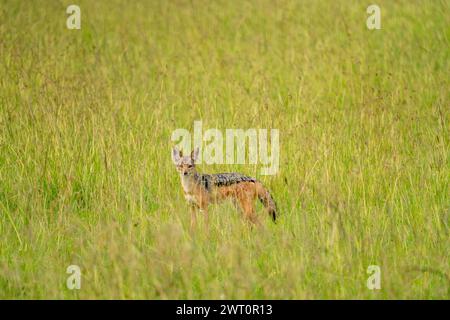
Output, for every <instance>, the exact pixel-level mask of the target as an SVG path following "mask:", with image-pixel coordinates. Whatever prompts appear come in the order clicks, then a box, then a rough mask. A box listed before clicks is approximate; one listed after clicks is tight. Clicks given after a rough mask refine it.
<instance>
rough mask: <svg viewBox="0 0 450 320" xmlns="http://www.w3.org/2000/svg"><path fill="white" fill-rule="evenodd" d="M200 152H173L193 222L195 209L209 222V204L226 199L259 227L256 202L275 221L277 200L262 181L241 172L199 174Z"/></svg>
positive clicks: (193, 221)
mask: <svg viewBox="0 0 450 320" xmlns="http://www.w3.org/2000/svg"><path fill="white" fill-rule="evenodd" d="M198 152H199V150H198V148H196V149H195V150H194V151H192V153H191V154H190V155H189V156H183V153H182V152H181V151H179V150H177V149H175V148H174V149H173V150H172V160H173V162H174V163H175V165H176V168H177V170H178V172H179V173H180V178H181V185H182V187H183V191H184V196H185V198H186V200H187V201H188V203H189V205H190V206H191V210H192V217H191V218H192V221H191V223H195V215H196V209H200V211H202V212H203V213H204V215H205V217H206V219H207V218H208V205H209V204H210V203H217V202H220V201H221V200H224V199H227V198H228V199H231V200H232V201H233V203H234V204H235V206H237V207H240V208H241V210H242V213H243V214H244V217H245V218H246V219H248V220H249V221H250V222H252V223H254V224H259V221H258V218H257V217H256V212H255V199H256V198H258V199H259V200H260V201H261V203H262V204H263V205H264V207H265V208H266V209H267V211H268V213H269V215H270V216H271V218H272V220H273V221H274V222H275V220H276V216H277V208H276V204H275V201H274V200H273V198H272V196H271V195H270V193H269V191H268V190H267V189H266V188H265V187H264V186H263V184H262V183H261V182H259V181H258V180H256V179H254V178H251V177H247V176H244V175H242V174H240V173H218V174H201V173H198V172H197V170H196V169H195V161H196V160H197V158H198Z"/></svg>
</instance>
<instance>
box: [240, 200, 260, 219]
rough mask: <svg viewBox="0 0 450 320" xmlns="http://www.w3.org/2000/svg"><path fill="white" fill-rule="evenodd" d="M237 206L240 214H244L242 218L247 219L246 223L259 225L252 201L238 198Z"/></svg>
mask: <svg viewBox="0 0 450 320" xmlns="http://www.w3.org/2000/svg"><path fill="white" fill-rule="evenodd" d="M239 204H240V206H241V210H242V213H243V214H244V217H245V218H246V219H247V221H249V222H251V223H252V224H255V225H260V222H259V220H258V217H257V216H256V211H255V204H254V201H253V199H250V198H247V197H245V198H240V199H239Z"/></svg>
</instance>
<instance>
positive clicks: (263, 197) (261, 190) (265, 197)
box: [256, 182, 277, 222]
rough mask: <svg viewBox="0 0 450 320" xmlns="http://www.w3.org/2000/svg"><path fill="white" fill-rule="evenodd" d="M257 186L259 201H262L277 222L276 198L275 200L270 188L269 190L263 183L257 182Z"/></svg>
mask: <svg viewBox="0 0 450 320" xmlns="http://www.w3.org/2000/svg"><path fill="white" fill-rule="evenodd" d="M256 188H257V189H256V191H257V193H258V199H259V201H261V203H262V204H263V205H264V207H265V208H266V210H267V211H268V212H269V215H270V216H271V217H272V220H273V222H275V221H276V220H277V205H276V203H275V200H273V198H272V196H271V195H270V192H269V190H267V189H266V188H265V187H264V186H263V185H262V183H260V182H256Z"/></svg>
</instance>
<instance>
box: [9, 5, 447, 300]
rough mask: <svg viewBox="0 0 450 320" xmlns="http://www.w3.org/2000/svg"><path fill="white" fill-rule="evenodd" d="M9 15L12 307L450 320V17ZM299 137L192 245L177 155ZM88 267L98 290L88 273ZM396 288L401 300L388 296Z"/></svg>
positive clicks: (409, 10) (360, 13)
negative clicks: (187, 141)
mask: <svg viewBox="0 0 450 320" xmlns="http://www.w3.org/2000/svg"><path fill="white" fill-rule="evenodd" d="M72 3H74V1H65V0H64V1H44V2H42V1H39V2H38V1H1V4H0V298H3V299H5V298H8V299H9V298H19V299H29V298H37V299H42V298H50V299H79V298H83V299H92V298H108V299H109V298H119V299H122V298H139V299H141V298H146V299H147V298H151V299H153V298H156V299H160V298H162V299H167V298H168V299H177V298H189V299H191V298H193V299H205V298H211V299H222V298H223V299H235V298H239V299H247V298H257V299H266V298H273V299H303V298H306V299H316V298H325V299H334V298H343V299H351V298H358V299H360V298H362V299H376V298H381V299H392V298H400V299H412V298H420V299H434V298H441V299H442V298H444V299H448V298H449V294H450V291H449V290H450V289H449V286H450V283H449V282H450V270H449V269H450V268H449V261H450V259H449V252H450V250H449V249H450V248H449V247H450V246H449V244H450V241H449V239H450V237H449V223H450V221H449V204H450V201H449V200H450V197H449V188H448V181H449V176H450V170H449V159H448V155H449V131H448V122H449V88H450V85H449V74H450V68H449V60H450V59H449V58H450V54H449V47H450V46H449V37H450V28H449V25H450V16H449V15H448V11H449V1H438V0H436V1H425V0H424V1H395V2H394V1H387V0H383V1H381V0H379V1H377V4H378V5H379V6H380V7H381V14H382V29H381V30H374V31H370V30H368V29H367V28H366V18H367V14H366V8H367V6H368V5H369V4H371V3H365V2H364V1H347V0H333V1H331V0H330V1H320V2H319V1H269V0H264V1H206V0H205V1H197V0H196V1H146V2H140V1H139V2H137V1H123V2H122V1H76V4H78V5H79V6H80V7H81V20H82V21H81V30H68V29H67V28H66V18H67V14H66V13H65V10H66V7H67V6H68V5H69V4H72ZM194 120H202V121H203V126H204V128H218V129H221V130H222V129H223V130H225V129H226V128H243V129H246V128H268V129H270V128H277V129H279V130H280V150H281V153H280V170H279V173H278V174H277V175H274V176H259V174H258V173H259V166H254V165H214V166H207V165H202V166H200V169H201V170H202V171H204V172H218V171H238V172H242V173H245V174H249V175H253V176H256V177H258V178H259V179H261V180H262V181H263V182H264V183H265V184H266V185H267V186H268V187H269V188H270V189H271V190H272V193H273V194H274V197H275V198H276V200H277V203H278V206H279V209H280V218H279V222H278V224H276V225H274V224H272V222H271V221H270V220H269V218H268V217H267V216H266V215H265V214H264V213H263V210H262V208H259V209H258V211H259V215H260V219H261V220H262V222H263V224H264V226H265V227H264V228H263V229H262V230H255V229H250V228H249V227H248V226H247V225H246V224H245V223H244V222H243V220H242V219H241V218H240V217H239V214H238V213H237V212H235V210H234V209H233V207H232V206H231V205H228V204H224V205H220V206H215V207H212V208H211V217H210V226H209V229H207V228H206V227H205V226H204V225H203V223H202V222H201V221H200V222H199V225H198V227H197V228H196V231H195V232H192V231H191V230H190V228H189V218H190V216H189V213H188V208H187V206H186V204H185V201H184V198H183V195H182V191H181V186H180V182H179V178H178V176H177V173H176V171H175V169H174V167H173V165H172V163H171V159H170V147H171V145H172V142H171V141H170V136H171V133H172V131H173V130H174V129H176V128H187V129H191V128H192V125H193V121H194ZM72 264H76V265H79V266H80V267H81V271H82V284H81V290H68V289H67V288H66V278H67V277H68V274H66V268H67V267H68V266H69V265H72ZM369 265H379V266H380V267H381V277H382V280H381V287H382V288H381V290H369V289H368V288H367V287H366V280H367V277H368V276H369V275H368V274H367V272H366V271H367V267H368V266H369Z"/></svg>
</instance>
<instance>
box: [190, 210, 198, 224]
mask: <svg viewBox="0 0 450 320" xmlns="http://www.w3.org/2000/svg"><path fill="white" fill-rule="evenodd" d="M197 210H198V207H197V205H196V204H190V205H189V211H190V212H191V228H194V227H195V225H196V221H197Z"/></svg>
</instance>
